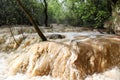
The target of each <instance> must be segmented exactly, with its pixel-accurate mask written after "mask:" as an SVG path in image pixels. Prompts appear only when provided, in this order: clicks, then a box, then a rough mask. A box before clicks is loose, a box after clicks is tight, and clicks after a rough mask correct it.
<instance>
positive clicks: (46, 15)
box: [44, 0, 48, 27]
mask: <svg viewBox="0 0 120 80" xmlns="http://www.w3.org/2000/svg"><path fill="white" fill-rule="evenodd" d="M47 11H48V4H47V2H46V0H44V13H45V27H48V14H47Z"/></svg>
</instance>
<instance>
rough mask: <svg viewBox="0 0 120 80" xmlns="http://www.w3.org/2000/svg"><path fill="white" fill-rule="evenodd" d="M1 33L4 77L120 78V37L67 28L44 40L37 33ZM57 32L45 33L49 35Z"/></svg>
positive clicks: (31, 79) (23, 79) (44, 79)
mask: <svg viewBox="0 0 120 80" xmlns="http://www.w3.org/2000/svg"><path fill="white" fill-rule="evenodd" d="M8 34H9V33H3V34H0V45H1V46H0V51H1V52H0V80H120V69H119V68H120V37H119V36H114V35H103V34H100V33H99V32H91V31H83V32H65V33H56V32H54V34H62V35H65V36H66V37H65V39H49V41H47V42H41V41H40V39H39V37H38V36H37V34H36V33H24V37H25V38H23V35H21V34H16V35H15V39H16V41H17V42H18V43H19V45H17V44H16V43H15V42H14V40H13V38H12V37H11V36H10V35H8ZM51 34H53V33H45V35H46V36H49V35H51Z"/></svg>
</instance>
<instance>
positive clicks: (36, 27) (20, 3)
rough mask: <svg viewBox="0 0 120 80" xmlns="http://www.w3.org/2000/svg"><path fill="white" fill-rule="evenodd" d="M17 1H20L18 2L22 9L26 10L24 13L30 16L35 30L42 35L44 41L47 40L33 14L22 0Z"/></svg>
mask: <svg viewBox="0 0 120 80" xmlns="http://www.w3.org/2000/svg"><path fill="white" fill-rule="evenodd" d="M16 1H17V2H18V4H19V6H20V7H21V9H22V10H23V11H24V13H25V14H26V16H27V17H28V18H29V20H30V22H31V23H32V25H33V26H34V28H35V30H36V31H37V33H38V35H39V36H40V37H41V39H42V40H43V41H47V39H46V37H45V36H44V35H43V33H42V32H41V31H40V29H39V27H38V25H37V24H36V22H35V20H34V19H33V17H32V15H31V14H30V13H29V12H28V11H27V9H26V8H25V7H24V5H23V4H22V2H21V1H20V0H16Z"/></svg>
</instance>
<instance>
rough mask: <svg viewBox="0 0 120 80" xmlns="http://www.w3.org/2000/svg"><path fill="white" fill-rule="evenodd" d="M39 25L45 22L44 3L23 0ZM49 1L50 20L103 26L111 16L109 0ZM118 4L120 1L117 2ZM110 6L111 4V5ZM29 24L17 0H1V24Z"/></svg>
mask: <svg viewBox="0 0 120 80" xmlns="http://www.w3.org/2000/svg"><path fill="white" fill-rule="evenodd" d="M21 1H22V3H23V4H24V5H25V7H26V8H27V10H28V11H29V12H30V13H31V14H32V15H33V17H34V19H35V20H36V21H37V23H38V24H39V25H43V24H44V18H45V15H44V4H43V2H42V1H41V2H40V0H21ZM46 1H47V3H48V19H49V20H48V22H49V24H50V23H63V24H70V25H73V26H92V27H95V28H101V27H103V23H104V22H105V21H106V20H107V19H108V18H109V17H110V16H111V13H110V10H109V8H108V6H109V5H108V1H109V0H46ZM117 4H118V6H120V5H119V3H118V2H117ZM109 7H110V6H109ZM8 23H10V24H27V25H29V24H30V22H29V21H28V19H27V18H26V16H25V14H24V13H23V11H21V9H20V8H19V6H18V5H17V3H16V0H1V2H0V25H4V24H8Z"/></svg>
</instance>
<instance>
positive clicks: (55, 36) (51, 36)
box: [48, 34, 65, 39]
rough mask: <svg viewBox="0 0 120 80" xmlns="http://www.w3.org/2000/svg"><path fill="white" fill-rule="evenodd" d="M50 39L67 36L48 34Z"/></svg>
mask: <svg viewBox="0 0 120 80" xmlns="http://www.w3.org/2000/svg"><path fill="white" fill-rule="evenodd" d="M48 38H49V39H64V38H65V36H64V35H61V34H52V35H49V36H48Z"/></svg>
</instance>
